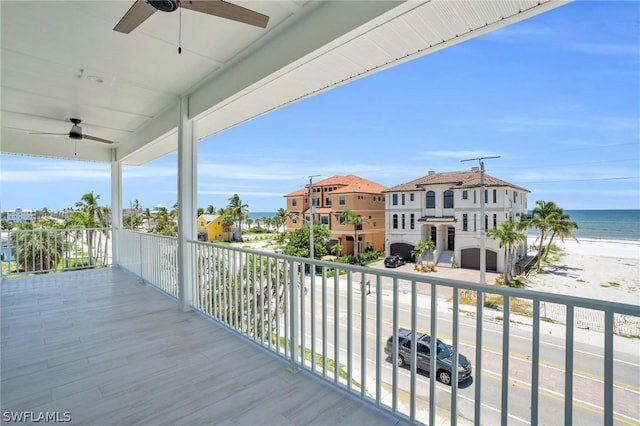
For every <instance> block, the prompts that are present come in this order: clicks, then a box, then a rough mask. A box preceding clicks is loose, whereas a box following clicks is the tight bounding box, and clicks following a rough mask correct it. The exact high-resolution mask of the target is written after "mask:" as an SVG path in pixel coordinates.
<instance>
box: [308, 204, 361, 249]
mask: <svg viewBox="0 0 640 426" xmlns="http://www.w3.org/2000/svg"><path fill="white" fill-rule="evenodd" d="M365 223H367V221H365V220H364V219H363V218H362V216H360V215H359V214H357V213H355V212H353V211H351V210H345V211H344V212H342V224H343V225H351V226H353V256H354V257H355V258H356V259H357V258H358V230H359V229H362V225H363V224H365ZM314 232H315V228H314Z"/></svg>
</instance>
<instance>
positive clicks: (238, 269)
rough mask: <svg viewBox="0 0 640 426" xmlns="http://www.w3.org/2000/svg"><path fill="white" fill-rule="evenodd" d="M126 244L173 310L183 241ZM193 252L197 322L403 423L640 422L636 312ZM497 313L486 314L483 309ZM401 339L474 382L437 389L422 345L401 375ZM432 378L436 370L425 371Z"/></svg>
mask: <svg viewBox="0 0 640 426" xmlns="http://www.w3.org/2000/svg"><path fill="white" fill-rule="evenodd" d="M120 238H121V240H120V249H121V258H122V259H123V260H122V264H121V266H123V267H124V268H126V269H128V270H130V271H131V272H133V273H135V274H137V275H139V276H140V277H141V278H142V279H143V280H145V281H147V282H148V283H150V284H152V285H155V286H157V287H158V288H160V289H162V290H163V291H165V292H167V293H169V294H171V295H172V296H174V297H176V296H177V294H178V292H177V281H178V278H177V277H178V274H177V262H176V257H177V256H176V250H177V241H176V239H175V238H168V237H161V236H157V235H151V234H144V233H137V232H129V231H124V232H122V233H121V237H120ZM188 246H189V250H190V251H191V253H192V254H193V255H194V259H195V260H194V263H195V264H194V265H193V266H192V267H193V268H194V270H195V272H194V274H193V276H194V279H193V282H192V283H191V285H192V289H191V292H192V294H193V308H194V309H195V310H197V311H198V312H200V313H201V314H203V315H206V316H208V317H210V318H212V319H213V320H215V321H216V322H218V323H220V324H222V325H224V326H226V327H228V328H230V329H231V330H233V331H235V332H236V333H237V334H238V335H239V336H241V337H243V338H246V339H249V340H250V341H252V342H254V343H256V344H258V345H260V346H261V347H263V348H265V349H267V350H269V351H271V352H273V353H274V354H276V355H277V356H280V357H283V358H284V359H286V360H287V361H288V363H289V366H290V369H291V370H292V371H297V370H299V369H303V370H306V371H308V372H310V373H312V374H314V375H317V376H318V377H319V378H321V379H322V380H325V381H327V382H329V383H332V384H333V385H335V386H338V387H341V388H343V389H346V390H347V391H348V392H350V393H351V394H352V395H353V396H354V397H357V398H360V399H361V400H362V401H363V402H365V403H369V404H372V405H375V406H376V407H378V408H380V409H382V410H384V411H387V412H389V413H391V414H393V415H395V416H397V417H398V418H401V419H403V420H406V421H409V422H411V423H425V424H436V423H439V422H442V420H445V421H447V422H449V423H450V424H453V425H455V424H457V423H464V422H469V423H471V422H472V423H475V424H498V423H501V424H507V423H508V424H557V423H564V424H638V423H640V405H639V404H637V401H638V395H640V359H639V358H640V356H639V355H638V354H639V353H640V341H639V340H638V336H640V308H639V307H638V306H636V305H629V304H622V303H613V302H606V301H600V300H592V299H585V298H579V297H572V296H566V295H556V294H550V293H543V292H537V291H531V290H524V289H512V288H508V287H501V286H487V285H484V286H481V285H479V284H475V283H470V282H461V281H455V280H449V279H442V278H434V277H431V276H429V275H428V274H414V273H398V272H395V271H389V270H385V269H375V268H366V267H359V266H351V265H344V264H338V263H334V262H325V261H310V260H309V259H303V258H296V257H291V256H285V255H281V254H273V253H268V252H263V251H256V250H247V249H240V248H234V247H230V246H223V245H215V244H209V243H203V242H197V241H190V242H189V243H188ZM311 270H314V271H315V273H310V271H311ZM470 300H473V304H471V305H469V304H468V303H469V301H470ZM489 300H491V303H490V304H491V306H492V308H487V307H485V305H484V304H483V301H485V302H488V301H489ZM567 324H568V326H567ZM400 328H406V329H409V330H411V333H412V338H413V339H415V338H416V336H417V333H418V332H427V333H429V334H431V335H437V336H438V337H439V338H440V339H441V340H443V341H444V342H446V343H449V344H451V345H452V346H451V347H452V351H453V359H457V358H458V355H459V354H464V355H466V356H467V357H468V359H469V360H471V361H472V364H473V373H472V377H471V378H468V379H466V380H464V381H461V382H460V383H458V378H457V376H458V369H457V368H453V369H451V376H452V377H451V386H445V385H443V384H442V383H436V380H430V377H429V374H428V373H425V372H424V371H421V370H419V369H417V368H416V367H415V366H416V361H417V360H418V357H419V356H420V355H419V354H418V352H417V350H416V346H415V345H413V347H412V348H411V349H409V353H410V355H408V357H407V358H408V359H407V361H408V364H409V367H404V368H403V367H400V366H398V365H397V362H395V361H396V360H398V359H399V356H400V353H399V352H398V351H399V348H398V347H397V345H392V350H391V355H390V356H388V355H387V354H386V353H385V351H384V349H385V345H386V343H387V340H388V338H389V337H393V340H392V341H396V340H397V339H396V338H397V333H398V329H400ZM432 342H435V340H433V339H432ZM433 344H434V343H433ZM433 344H432V345H433ZM431 351H432V353H435V347H432V348H431ZM437 365H439V364H436V361H435V359H433V360H431V361H430V363H429V369H430V370H431V371H434V370H436V366H437ZM248 368H259V366H248ZM443 417H444V419H443Z"/></svg>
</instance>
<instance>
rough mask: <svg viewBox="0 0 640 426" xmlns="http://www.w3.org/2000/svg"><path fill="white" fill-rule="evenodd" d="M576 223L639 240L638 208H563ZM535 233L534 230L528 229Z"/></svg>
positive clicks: (585, 230) (257, 215) (606, 235)
mask: <svg viewBox="0 0 640 426" xmlns="http://www.w3.org/2000/svg"><path fill="white" fill-rule="evenodd" d="M565 213H566V214H568V215H569V217H570V218H571V220H572V221H574V222H576V223H577V224H578V229H576V230H574V232H573V234H574V235H575V237H576V238H578V239H580V238H595V239H603V240H607V239H609V240H636V241H640V210H565ZM275 215H276V212H249V217H251V219H253V220H256V219H262V218H263V217H273V216H275ZM529 233H530V234H532V235H535V234H537V233H538V232H537V231H536V230H530V231H529Z"/></svg>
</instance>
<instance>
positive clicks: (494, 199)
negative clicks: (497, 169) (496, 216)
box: [493, 189, 498, 204]
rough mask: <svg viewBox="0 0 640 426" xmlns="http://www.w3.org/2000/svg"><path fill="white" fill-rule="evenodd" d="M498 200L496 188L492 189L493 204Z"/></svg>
mask: <svg viewBox="0 0 640 426" xmlns="http://www.w3.org/2000/svg"><path fill="white" fill-rule="evenodd" d="M497 202H498V190H497V189H494V190H493V204H495V203H497Z"/></svg>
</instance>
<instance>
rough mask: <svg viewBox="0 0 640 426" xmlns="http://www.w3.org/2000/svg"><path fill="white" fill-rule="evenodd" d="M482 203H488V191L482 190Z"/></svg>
mask: <svg viewBox="0 0 640 426" xmlns="http://www.w3.org/2000/svg"><path fill="white" fill-rule="evenodd" d="M484 203H485V204H487V203H489V190H488V189H485V190H484Z"/></svg>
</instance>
